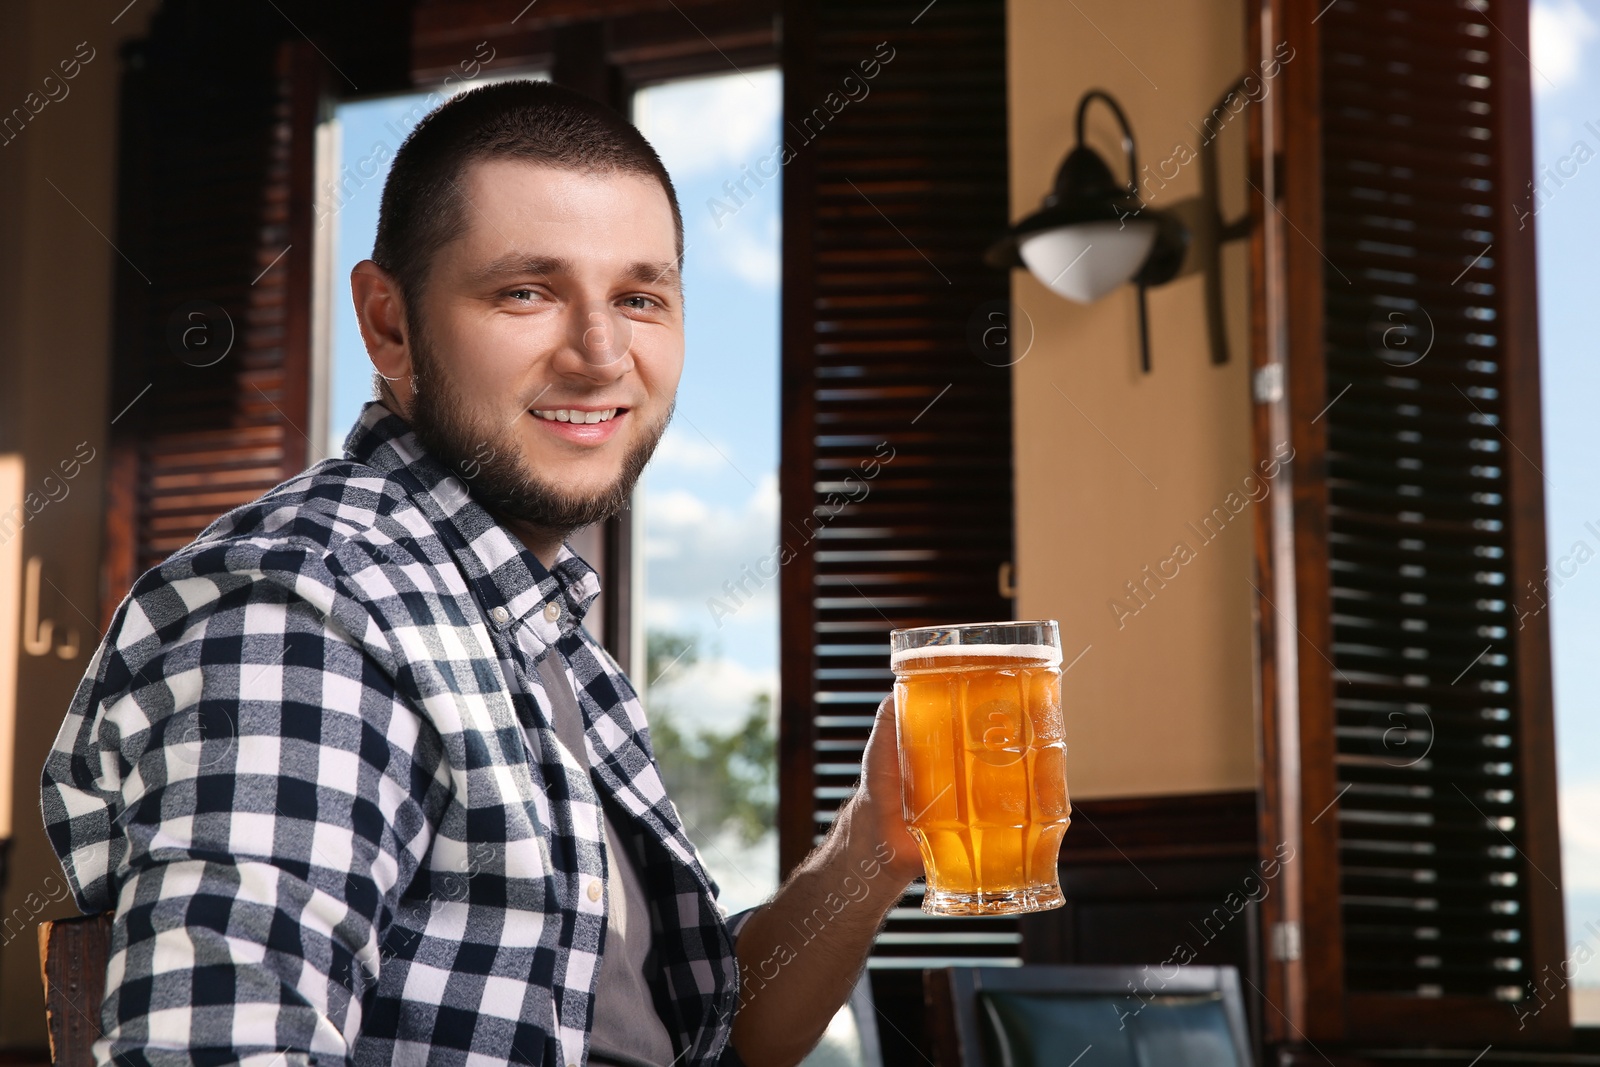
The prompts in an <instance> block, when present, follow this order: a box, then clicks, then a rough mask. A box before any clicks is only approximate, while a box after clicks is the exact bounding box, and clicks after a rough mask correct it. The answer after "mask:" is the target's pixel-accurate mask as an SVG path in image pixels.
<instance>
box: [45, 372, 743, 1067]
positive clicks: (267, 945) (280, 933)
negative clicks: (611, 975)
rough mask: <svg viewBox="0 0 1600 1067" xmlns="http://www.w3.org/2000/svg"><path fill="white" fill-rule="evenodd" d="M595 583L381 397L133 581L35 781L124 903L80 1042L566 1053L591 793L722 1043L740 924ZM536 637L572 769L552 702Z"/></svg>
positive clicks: (703, 1025)
mask: <svg viewBox="0 0 1600 1067" xmlns="http://www.w3.org/2000/svg"><path fill="white" fill-rule="evenodd" d="M598 595H599V582H598V578H597V576H596V574H595V572H594V571H593V570H592V569H591V568H590V567H589V566H588V565H587V564H586V563H584V562H583V560H581V559H579V558H578V557H577V556H576V555H574V554H573V553H572V552H571V550H570V549H568V548H566V547H565V546H563V547H562V549H561V552H560V556H559V558H558V559H557V561H556V562H555V564H554V565H553V566H552V567H551V568H550V569H549V570H548V571H547V570H546V569H545V568H544V567H543V566H542V565H541V564H540V563H539V561H538V560H537V559H536V558H535V557H534V556H533V554H532V553H530V552H528V551H526V550H525V549H524V548H523V547H522V546H521V544H520V543H519V542H517V541H516V540H515V539H514V538H513V537H512V536H511V535H510V534H509V533H508V532H507V531H506V530H505V529H504V528H503V527H501V526H500V525H499V524H498V523H497V522H496V521H495V520H494V519H493V518H492V517H490V515H489V513H488V512H487V511H485V510H484V509H483V508H482V507H481V506H480V505H479V504H478V503H477V502H476V501H474V500H473V499H472V497H471V496H470V495H469V492H468V490H467V488H466V486H465V485H464V484H463V481H462V480H461V479H460V478H458V477H456V476H455V475H454V474H453V473H452V472H451V471H449V470H447V469H446V468H445V467H444V466H443V465H442V464H441V463H440V462H439V461H438V460H437V459H435V458H434V457H432V456H430V455H429V454H428V453H427V452H425V451H424V450H423V449H422V447H421V446H420V444H419V443H418V441H417V439H416V437H415V436H414V435H413V434H412V433H411V431H410V428H409V427H408V426H407V424H406V423H405V422H404V421H402V420H401V419H400V418H399V417H398V416H396V415H394V414H392V413H391V412H390V411H388V410H387V409H386V408H385V407H383V406H382V405H381V404H379V403H376V402H374V403H370V404H368V405H367V407H366V408H365V410H364V411H363V412H362V416H361V420H360V422H359V423H358V424H357V425H356V427H355V428H354V429H353V430H352V431H351V434H350V436H349V438H348V439H347V440H346V442H345V456H344V458H343V459H336V460H335V459H330V460H325V461H323V462H321V463H318V464H317V465H315V466H313V467H312V468H310V469H309V470H307V471H305V472H304V473H303V474H300V475H298V476H296V477H294V478H291V479H289V480H288V481H286V482H284V483H283V484H282V485H279V486H278V487H277V488H275V489H273V490H272V491H270V492H268V493H267V494H266V495H264V496H263V497H261V498H260V499H259V500H256V501H254V502H252V503H249V504H246V505H243V506H241V507H239V508H236V509H234V510H233V511H230V512H229V513H228V514H226V515H224V516H223V517H222V518H220V519H218V520H217V521H216V522H214V523H212V524H211V526H210V527H208V528H207V529H206V530H205V531H204V532H203V533H202V534H201V535H200V536H199V537H198V538H197V539H196V540H195V541H194V542H193V543H192V544H190V545H188V546H186V547H185V548H183V549H181V550H179V551H178V552H176V553H175V554H173V556H172V557H171V558H170V559H168V560H167V561H166V562H165V563H163V564H161V565H160V566H159V567H156V568H154V569H153V570H151V571H149V572H148V573H146V574H144V575H143V576H142V577H141V578H140V579H139V580H138V582H136V583H135V584H134V587H133V589H132V590H131V591H130V592H129V594H128V597H127V598H126V599H125V600H124V601H123V602H122V604H121V606H120V607H119V608H118V609H117V613H116V616H115V618H114V620H113V622H112V625H111V628H110V630H109V632H108V633H107V634H106V637H105V640H104V641H103V643H102V644H101V645H100V647H99V649H98V650H97V651H96V652H95V654H94V656H93V658H92V659H91V660H90V662H89V667H88V671H87V673H86V674H85V676H84V679H83V681H82V683H81V684H80V685H79V687H78V690H77V693H76V695H75V696H74V698H73V701H72V706H71V709H70V711H69V712H68V714H67V718H66V722H65V723H64V724H63V725H62V727H61V732H60V734H59V736H58V737H57V738H56V742H55V746H54V749H53V750H52V752H51V753H50V756H49V759H48V760H47V762H46V764H45V768H44V775H43V801H44V817H45V823H46V828H47V830H48V833H49V837H50V841H51V844H52V845H53V847H54V848H55V851H56V853H57V855H58V856H60V858H61V862H62V865H63V867H64V869H65V871H66V874H67V877H68V879H69V880H70V882H71V885H72V889H73V893H74V894H75V896H76V898H77V903H78V906H79V907H80V908H82V909H83V910H84V911H86V912H93V911H100V910H104V909H107V908H113V907H114V908H115V909H116V920H115V923H114V926H113V934H112V946H111V961H110V965H109V969H108V974H107V996H106V1000H105V1003H104V1006H103V1008H102V1011H101V1017H102V1023H103V1027H104V1032H105V1035H106V1036H105V1037H104V1038H103V1039H102V1040H101V1041H100V1042H99V1043H98V1044H97V1045H96V1046H95V1052H96V1058H97V1059H98V1060H99V1061H100V1062H105V1061H106V1060H107V1059H108V1058H111V1057H116V1058H117V1060H118V1062H126V1063H154V1064H174V1063H218V1062H233V1061H234V1060H245V1061H246V1062H259V1063H261V1064H269V1063H273V1062H277V1061H279V1060H280V1058H281V1059H284V1060H286V1061H287V1062H289V1063H301V1062H310V1063H319V1064H327V1063H356V1064H380V1063H381V1064H388V1063H423V1062H427V1063H449V1064H467V1063H482V1064H487V1063H490V1062H494V1063H502V1064H503V1063H506V1062H508V1061H509V1062H512V1063H539V1064H553V1065H556V1067H562V1065H569V1064H581V1063H583V1062H584V1060H585V1057H586V1056H587V1052H588V1032H589V1029H590V1027H591V1025H592V1022H593V1018H592V1016H593V1005H594V997H595V984H596V978H597V977H598V974H599V967H600V962H601V958H602V955H603V952H604V947H605V937H606V914H607V907H608V903H609V900H608V897H607V895H606V894H607V881H606V860H607V857H606V855H605V852H604V848H603V845H602V821H601V811H602V809H601V804H602V803H606V804H610V805H612V807H611V809H610V810H611V811H612V812H613V813H614V817H615V818H616V819H617V822H618V826H619V829H620V831H621V833H622V835H623V836H624V837H628V838H631V840H630V841H626V842H623V843H622V845H623V847H629V848H630V850H631V855H632V856H633V857H634V859H635V862H636V865H637V868H638V870H639V872H640V877H641V879H642V881H643V883H644V885H645V887H646V891H647V893H648V895H649V896H650V898H651V916H650V919H651V925H652V929H653V934H654V943H655V954H656V957H657V959H658V960H659V963H660V966H659V971H658V973H657V974H656V975H655V976H654V977H653V979H652V992H653V994H654V1001H655V1005H654V1006H655V1010H656V1011H657V1012H659V1014H660V1015H661V1018H662V1019H663V1021H664V1022H665V1023H666V1025H667V1029H668V1031H669V1032H670V1033H671V1034H672V1036H673V1041H674V1044H675V1046H676V1049H677V1051H678V1052H679V1060H678V1061H677V1062H679V1063H713V1062H717V1061H718V1060H721V1061H722V1062H727V1063H737V1062H738V1061H737V1057H736V1056H735V1054H734V1053H733V1052H732V1048H731V1045H730V1044H729V1041H728V1038H729V1032H730V1027H731V1022H732V1016H733V1012H734V1005H735V1002H736V997H737V990H736V977H735V961H734V957H733V937H734V935H735V933H736V931H737V927H738V926H739V925H740V922H739V920H740V919H742V918H743V917H744V916H742V915H741V916H739V917H738V918H736V919H735V920H734V921H733V922H732V923H730V922H728V921H726V920H725V918H724V915H723V913H722V911H721V910H720V909H719V907H718V906H717V904H716V894H717V887H716V885H715V883H714V882H713V881H712V880H711V878H710V876H709V875H708V874H707V873H706V871H705V869H704V867H703V866H702V865H701V863H700V862H699V856H698V853H697V852H696V851H695V848H694V846H693V845H692V844H691V843H690V841H689V839H688V838H687V837H686V836H685V834H684V830H683V825H682V822H681V821H680V819H679V816H678V813H677V810H676V808H674V806H673V805H672V803H671V801H669V800H668V799H667V796H666V793H665V791H664V789H663V787H662V782H661V777H660V774H659V771H658V769H657V766H656V763H655V760H654V756H653V754H652V752H651V748H650V735H649V732H648V730H647V729H646V727H645V718H644V712H643V710H642V708H641V707H640V703H639V699H638V697H637V695H636V694H635V693H634V691H633V689H632V688H631V687H630V685H629V684H628V681H627V679H626V678H625V677H624V676H623V673H622V670H621V669H620V668H619V667H618V666H617V664H616V662H615V661H614V660H613V659H612V658H611V657H610V656H609V655H608V654H607V653H606V652H605V651H604V650H603V649H602V648H601V647H600V646H599V644H598V643H597V642H596V641H595V640H594V639H593V638H592V637H591V636H590V635H589V634H588V633H587V632H586V631H585V630H584V629H583V628H582V627H581V626H580V621H581V619H582V616H583V614H584V612H585V610H586V609H587V608H588V607H589V605H590V604H591V603H593V601H594V600H595V598H596V597H597V596H598ZM552 651H553V652H554V654H556V655H558V656H559V657H560V662H561V665H562V667H563V669H564V670H565V671H567V672H568V677H569V680H570V681H572V682H573V683H574V688H575V691H576V692H577V694H578V698H579V704H580V706H581V707H582V710H583V717H584V721H585V724H586V727H587V729H586V741H587V746H586V747H587V752H586V753H585V755H586V756H587V760H588V763H589V766H588V767H584V766H580V765H579V764H578V763H577V762H575V761H574V759H573V757H572V755H571V754H569V753H568V752H567V750H566V749H565V747H564V746H562V745H561V744H560V743H559V741H558V740H557V736H556V733H555V730H554V727H553V725H552V722H553V719H552V716H551V705H550V701H549V699H548V697H547V696H546V694H545V690H544V687H543V684H542V682H541V679H540V677H539V672H538V670H537V668H536V661H537V660H538V659H539V658H540V657H541V656H543V655H546V654H548V653H550V652H552ZM285 1052H287V1056H282V1054H283V1053H285Z"/></svg>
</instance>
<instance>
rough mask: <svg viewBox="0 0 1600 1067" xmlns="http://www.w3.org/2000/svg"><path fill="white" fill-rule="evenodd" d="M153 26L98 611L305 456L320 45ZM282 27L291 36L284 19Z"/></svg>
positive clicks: (230, 30) (134, 154)
mask: <svg viewBox="0 0 1600 1067" xmlns="http://www.w3.org/2000/svg"><path fill="white" fill-rule="evenodd" d="M180 21H181V20H180V19H179V18H178V17H176V16H166V17H163V18H160V19H158V20H157V21H156V23H155V25H154V28H153V31H152V36H151V38H150V39H149V40H147V41H143V42H140V43H138V44H137V45H135V46H133V47H132V50H131V51H130V52H129V53H128V57H127V65H126V66H127V69H126V73H125V75H124V103H123V109H122V114H123V134H122V173H121V175H120V185H121V194H120V221H119V225H118V235H119V240H118V245H119V247H120V248H121V249H122V251H123V252H124V254H125V256H126V258H125V259H122V260H119V270H120V273H119V276H118V322H119V326H118V340H117V351H116V359H115V372H114V388H113V400H112V405H111V407H112V410H111V412H110V415H111V417H113V418H114V419H115V421H114V423H113V425H112V445H111V452H112V463H113V471H112V474H111V486H110V490H109V493H110V498H109V501H108V508H107V537H106V547H105V563H104V583H103V589H102V594H103V595H102V604H101V614H102V618H103V619H105V620H109V618H110V616H111V614H112V613H113V612H114V611H115V609H116V606H117V604H118V603H119V602H120V600H121V599H122V597H123V595H124V594H125V593H126V592H127V589H128V587H129V586H130V585H131V584H132V582H133V580H134V578H136V577H137V576H138V575H139V574H140V573H141V572H143V571H144V570H146V569H148V568H149V567H152V566H154V565H156V564H157V563H159V562H161V560H163V559H164V558H166V556H167V555H169V554H170V553H171V552H172V551H174V550H175V549H177V548H180V547H182V546H183V545H184V544H186V543H187V542H189V541H190V540H192V539H193V538H194V536H195V534H197V533H198V532H199V531H200V530H202V529H204V528H205V526H206V525H207V524H209V523H210V522H211V521H212V520H213V519H215V518H216V517H217V516H218V515H220V514H221V513H222V512H224V511H226V510H228V509H229V508H231V507H234V506H235V505H238V504H241V503H245V502H247V501H249V500H252V499H254V498H255V497H257V496H259V495H261V493H263V492H264V491H265V490H267V489H269V488H271V487H272V486H273V485H275V484H277V483H278V482H279V481H281V480H283V479H284V478H286V477H288V476H290V475H292V474H294V473H295V472H297V471H299V470H301V469H303V468H304V467H305V466H306V462H307V455H308V445H309V440H308V438H307V436H306V435H307V433H308V432H316V431H315V430H313V429H312V428H311V427H309V426H308V409H309V403H308V388H309V373H310V372H309V352H310V337H311V324H310V299H311V262H312V261H311V251H312V250H311V232H312V230H311V227H312V209H311V190H312V180H313V179H312V174H313V169H312V168H313V164H314V158H313V140H314V135H315V126H316V121H317V107H318V99H319V95H320V91H321V77H322V69H323V68H322V66H321V61H320V59H319V57H318V55H317V53H316V51H315V49H314V47H313V46H312V45H311V44H310V43H309V42H307V41H304V40H300V39H294V40H291V41H287V42H285V43H281V44H280V43H278V41H277V40H276V39H274V38H271V37H267V38H265V39H263V37H262V36H261V34H260V33H259V27H251V28H250V29H251V30H253V31H254V32H249V31H247V30H246V29H245V28H243V27H241V25H240V24H239V23H238V22H236V21H234V20H231V19H228V18H221V19H218V20H216V21H208V20H202V19H196V20H194V21H193V22H188V23H184V24H181V25H180ZM285 32H288V31H287V29H285Z"/></svg>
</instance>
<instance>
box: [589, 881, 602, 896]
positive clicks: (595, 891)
mask: <svg viewBox="0 0 1600 1067" xmlns="http://www.w3.org/2000/svg"><path fill="white" fill-rule="evenodd" d="M589 899H590V900H593V901H599V899H600V879H598V878H596V879H593V880H592V881H590V883H589Z"/></svg>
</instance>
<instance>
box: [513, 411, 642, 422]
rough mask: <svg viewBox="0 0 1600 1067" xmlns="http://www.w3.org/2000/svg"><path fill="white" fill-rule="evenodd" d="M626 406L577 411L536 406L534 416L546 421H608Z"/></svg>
mask: <svg viewBox="0 0 1600 1067" xmlns="http://www.w3.org/2000/svg"><path fill="white" fill-rule="evenodd" d="M626 410H627V408H601V409H600V410H599V411H579V410H578V409H577V408H542V409H540V408H536V409H534V412H533V414H534V417H535V418H540V419H544V420H545V421H546V422H571V423H593V422H610V421H611V420H612V419H613V418H615V417H616V415H617V413H618V412H621V411H626Z"/></svg>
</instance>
